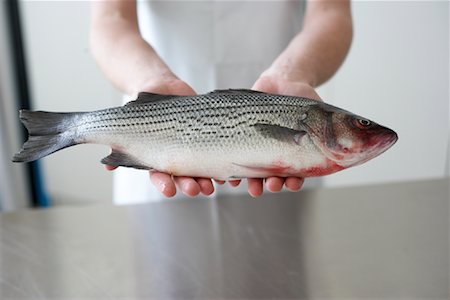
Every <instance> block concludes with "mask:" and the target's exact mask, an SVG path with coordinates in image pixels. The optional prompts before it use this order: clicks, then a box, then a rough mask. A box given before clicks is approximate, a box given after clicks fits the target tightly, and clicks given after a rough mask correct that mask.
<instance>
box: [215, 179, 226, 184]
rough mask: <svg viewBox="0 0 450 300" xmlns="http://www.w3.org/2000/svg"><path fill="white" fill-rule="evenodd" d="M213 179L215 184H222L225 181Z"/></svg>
mask: <svg viewBox="0 0 450 300" xmlns="http://www.w3.org/2000/svg"><path fill="white" fill-rule="evenodd" d="M214 181H215V182H216V183H217V184H220V185H222V184H224V183H225V180H218V179H214Z"/></svg>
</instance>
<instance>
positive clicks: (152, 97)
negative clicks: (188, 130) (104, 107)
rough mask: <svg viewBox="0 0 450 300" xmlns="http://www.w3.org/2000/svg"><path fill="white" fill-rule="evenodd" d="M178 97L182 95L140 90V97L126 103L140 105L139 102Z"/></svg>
mask: <svg viewBox="0 0 450 300" xmlns="http://www.w3.org/2000/svg"><path fill="white" fill-rule="evenodd" d="M178 97H180V96H176V95H161V94H154V93H147V92H140V93H139V94H138V97H137V99H136V100H133V101H130V102H128V103H127V104H125V105H126V106H130V105H139V104H144V103H149V102H158V101H163V100H169V99H175V98H178Z"/></svg>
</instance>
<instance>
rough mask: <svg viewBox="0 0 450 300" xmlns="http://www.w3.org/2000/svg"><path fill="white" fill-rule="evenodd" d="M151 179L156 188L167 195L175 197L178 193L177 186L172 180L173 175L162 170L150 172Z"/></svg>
mask: <svg viewBox="0 0 450 300" xmlns="http://www.w3.org/2000/svg"><path fill="white" fill-rule="evenodd" d="M150 180H151V182H152V183H153V184H154V185H155V187H156V189H157V190H158V191H159V192H160V193H161V194H163V195H164V196H166V197H169V198H170V197H173V196H175V194H176V193H177V188H176V186H175V183H174V182H173V180H172V176H170V175H169V174H166V173H161V172H150Z"/></svg>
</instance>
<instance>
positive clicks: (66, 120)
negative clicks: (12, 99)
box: [13, 110, 79, 162]
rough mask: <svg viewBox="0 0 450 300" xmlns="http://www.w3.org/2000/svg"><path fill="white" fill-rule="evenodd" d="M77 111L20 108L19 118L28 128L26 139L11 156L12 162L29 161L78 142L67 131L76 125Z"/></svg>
mask: <svg viewBox="0 0 450 300" xmlns="http://www.w3.org/2000/svg"><path fill="white" fill-rule="evenodd" d="M77 115H79V113H52V112H45V111H28V110H21V111H20V113H19V117H20V120H21V121H22V123H23V125H25V127H26V128H27V130H28V135H29V136H28V140H27V141H26V142H25V144H23V146H22V149H20V151H19V152H18V153H16V154H15V155H14V157H13V162H30V161H33V160H37V159H39V158H42V157H44V156H47V155H49V154H52V153H53V152H56V151H58V150H61V149H64V148H67V147H70V146H73V145H76V144H78V142H76V141H75V139H74V134H73V133H72V132H70V131H68V130H69V129H70V128H73V127H75V126H77V124H76V119H77Z"/></svg>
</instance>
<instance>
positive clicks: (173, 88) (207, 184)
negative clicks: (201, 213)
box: [106, 76, 235, 197]
mask: <svg viewBox="0 0 450 300" xmlns="http://www.w3.org/2000/svg"><path fill="white" fill-rule="evenodd" d="M138 92H150V93H156V94H167V95H180V96H194V95H196V93H195V91H194V90H193V89H192V88H191V87H190V86H189V85H188V84H187V83H185V82H184V81H182V80H180V79H178V78H176V77H174V76H173V77H172V76H168V77H163V78H159V79H158V80H155V81H151V82H150V83H148V84H146V85H144V86H142V88H140V89H139V91H136V93H135V94H136V95H137V93H138ZM106 168H107V169H108V170H114V169H116V168H117V167H113V166H106ZM150 180H151V182H152V183H153V184H154V185H155V187H156V188H157V189H158V191H159V192H160V193H161V194H163V195H164V196H166V197H173V196H174V195H175V194H176V192H177V187H178V189H179V190H180V191H181V192H182V193H183V194H185V195H187V196H197V195H198V194H200V193H202V194H204V195H211V194H212V193H213V192H214V186H213V183H212V181H211V179H210V178H192V177H184V176H172V175H170V174H167V173H163V172H158V171H150ZM219 183H223V182H219ZM231 184H232V185H233V184H235V183H231Z"/></svg>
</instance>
